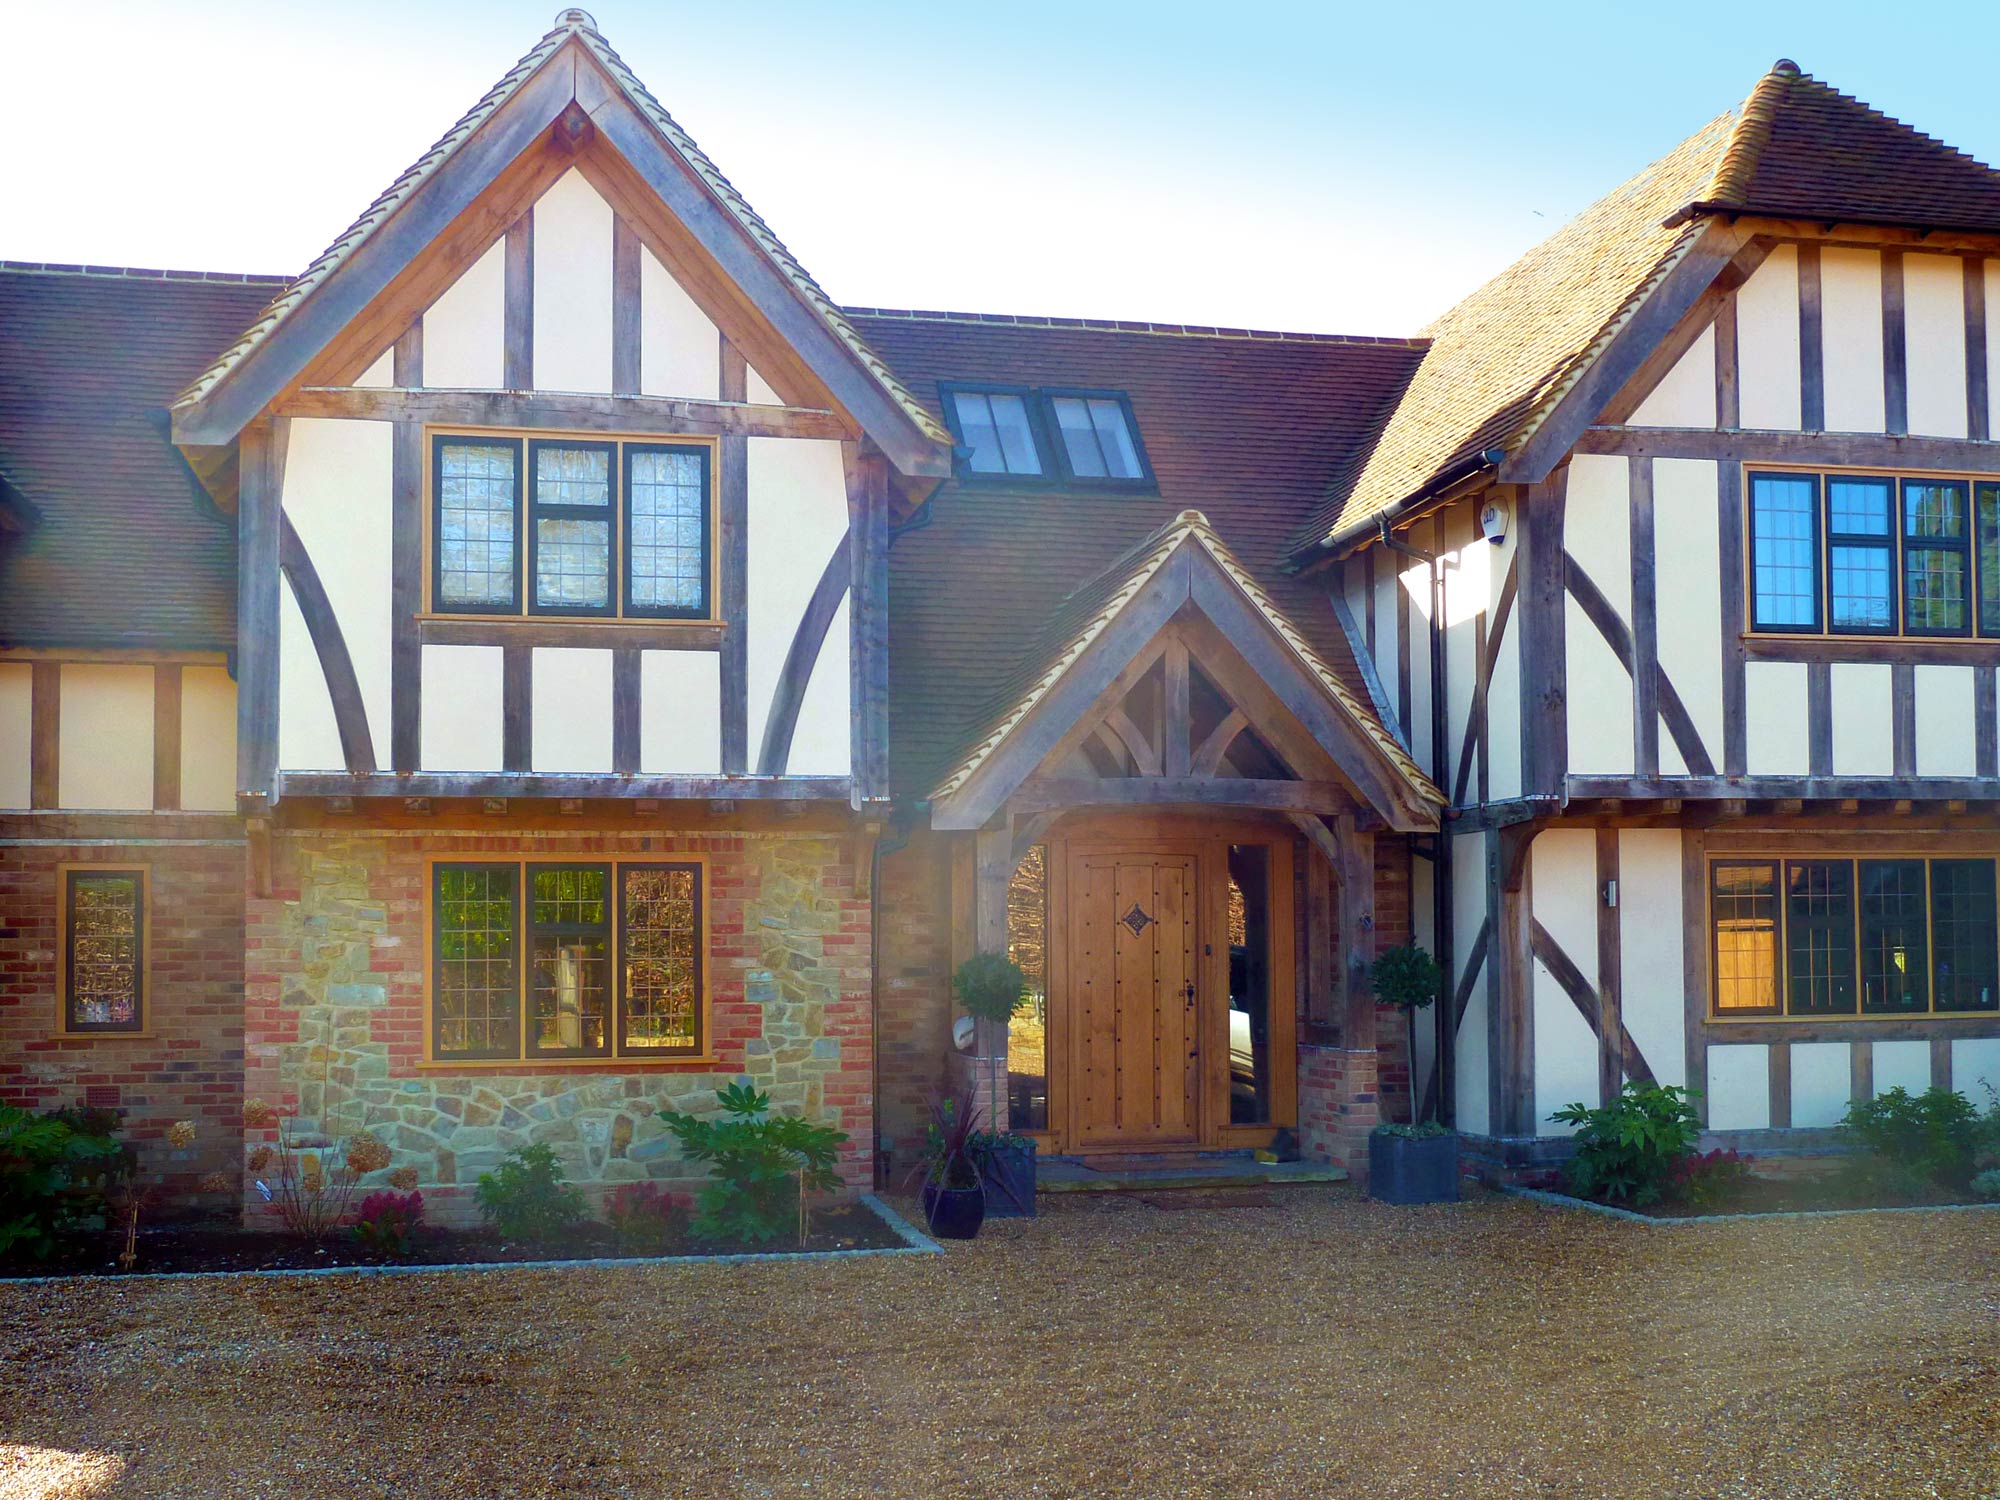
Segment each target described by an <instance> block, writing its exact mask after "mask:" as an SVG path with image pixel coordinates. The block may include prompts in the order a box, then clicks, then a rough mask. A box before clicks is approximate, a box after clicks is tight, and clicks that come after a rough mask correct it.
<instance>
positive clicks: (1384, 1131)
mask: <svg viewBox="0 0 2000 1500" xmlns="http://www.w3.org/2000/svg"><path fill="white" fill-rule="evenodd" d="M1451 1133H1452V1131H1451V1127H1450V1126H1449V1125H1445V1124H1442V1123H1441V1122H1439V1121H1437V1120H1424V1121H1420V1122H1419V1123H1417V1124H1415V1125H1399V1124H1396V1123H1395V1122H1394V1121H1391V1122H1390V1123H1388V1124H1386V1125H1377V1126H1376V1127H1375V1130H1374V1134H1376V1135H1387V1136H1394V1137H1395V1138H1396V1139H1397V1140H1399V1141H1433V1140H1436V1139H1437V1138H1438V1137H1439V1136H1441V1135H1450V1134H1451Z"/></svg>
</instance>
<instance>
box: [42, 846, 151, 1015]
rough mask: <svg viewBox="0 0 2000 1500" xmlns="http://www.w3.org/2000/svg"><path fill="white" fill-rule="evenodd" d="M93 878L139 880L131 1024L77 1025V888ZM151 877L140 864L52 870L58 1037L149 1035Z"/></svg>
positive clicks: (73, 865)
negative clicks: (129, 878) (53, 872)
mask: <svg viewBox="0 0 2000 1500" xmlns="http://www.w3.org/2000/svg"><path fill="white" fill-rule="evenodd" d="M93 877H134V878H135V879H136V881H137V887H136V893H135V894H136V903H137V910H136V911H135V912H134V914H133V916H134V921H133V941H134V954H133V961H132V971H133V972H132V986H133V996H132V1019H131V1020H130V1021H80V1020H78V1019H77V1016H76V994H75V981H76V974H77V963H76V938H77V931H76V920H75V919H76V905H77V903H76V888H77V886H78V884H79V883H81V882H84V881H88V880H90V879H91V878H93ZM152 881H153V872H152V869H151V867H150V866H147V865H138V864H62V865H58V866H57V867H56V937H57V941H56V986H55V990H56V1027H55V1035H57V1036H58V1037H76V1038H86V1039H90V1038H95V1039H103V1038H115V1037H146V1036H150V1035H152V1021H153V1016H152V1005H153V994H152V958H153V884H152Z"/></svg>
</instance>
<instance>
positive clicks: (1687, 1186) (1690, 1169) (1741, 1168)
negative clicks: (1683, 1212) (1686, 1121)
mask: <svg viewBox="0 0 2000 1500" xmlns="http://www.w3.org/2000/svg"><path fill="white" fill-rule="evenodd" d="M1753 1160H1755V1158H1754V1157H1749V1156H1745V1155H1744V1154H1743V1153H1742V1152H1740V1151H1738V1150H1737V1149H1736V1148H1735V1147H1734V1146H1731V1147H1730V1148H1729V1149H1728V1150H1726V1151H1723V1150H1717V1151H1710V1152H1707V1153H1705V1154H1703V1155H1698V1156H1683V1157H1682V1158H1681V1159H1680V1160H1679V1161H1677V1162H1675V1163H1674V1164H1673V1165H1672V1167H1670V1168H1669V1169H1668V1171H1667V1194H1668V1196H1669V1197H1671V1198H1673V1199H1674V1200H1676V1201H1677V1202H1680V1203H1685V1204H1687V1205H1688V1207H1690V1208H1714V1207H1715V1206H1716V1205H1718V1204H1721V1203H1727V1202H1728V1201H1729V1200H1730V1199H1731V1198H1733V1197H1735V1196H1736V1194H1737V1193H1739V1192H1741V1191H1742V1189H1743V1184H1744V1182H1745V1181H1747V1180H1748V1179H1749V1176H1750V1163H1751V1162H1752V1161H1753Z"/></svg>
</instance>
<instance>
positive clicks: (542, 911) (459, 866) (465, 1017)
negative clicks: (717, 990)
mask: <svg viewBox="0 0 2000 1500" xmlns="http://www.w3.org/2000/svg"><path fill="white" fill-rule="evenodd" d="M702 887H703V882H702V868H701V866H700V865H699V864H697V863H688V862H677V861H632V862H611V863H606V862H602V861H597V862H591V861H582V862H575V863H556V862H541V861H527V862H519V863H516V862H494V861H481V862H466V863H439V864H436V865H434V866H433V867H432V886H431V901H432V906H431V913H432V920H431V930H432V952H431V964H432V983H431V1016H430V1024H431V1053H432V1056H433V1058H434V1059H435V1060H437V1061H440V1062H459V1061H464V1062H524V1063H534V1062H540V1061H547V1060H567V1061H591V1060H595V1059H607V1060H608V1059H613V1058H649V1057H650V1058H658V1059H663V1060H664V1059H671V1058H674V1057H698V1056H700V1055H701V1053H702V1049H703V1047H704V1045H705V1043H706V1037H705V1035H704V1018H703V1014H702V994H703V984H704V979H705V974H704V965H705V957H706V956H705V954H704V952H703V944H702V931H703V911H702V902H703V899H704V893H703V888H702Z"/></svg>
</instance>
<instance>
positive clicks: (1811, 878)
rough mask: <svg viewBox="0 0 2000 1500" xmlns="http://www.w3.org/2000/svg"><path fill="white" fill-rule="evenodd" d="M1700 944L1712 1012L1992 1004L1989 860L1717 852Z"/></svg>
mask: <svg viewBox="0 0 2000 1500" xmlns="http://www.w3.org/2000/svg"><path fill="white" fill-rule="evenodd" d="M1781 894H1782V899H1780V896H1781ZM1709 943H1710V960H1711V963H1712V965H1713V972H1714V992H1713V997H1712V999H1713V1003H1712V1007H1711V1013H1712V1014H1713V1015H1715V1016H1716V1017H1718V1018H1725V1019H1726V1018H1729V1017H1732V1016H1751V1017H1755V1016H1772V1017H1778V1016H1789V1017H1797V1018H1800V1019H1811V1018H1821V1017H1840V1016H1849V1017H1855V1016H1858V1017H1863V1018H1865V1017H1871V1016H1885V1017H1886V1016H1918V1017H1921V1016H1927V1015H1939V1016H1944V1015H1964V1014H1968V1013H1974V1014H1976V1013H1979V1012H1989V1013H1990V1012H1994V1011H1996V1010H2000V910H1996V869H1995V862H1994V861H1993V860H1992V859H1963V858H1951V857H1942V856H1941V857H1937V858H1931V857H1926V856H1916V855H1912V856H1903V857H1897V858H1893V859H1882V858H1877V859H1860V858H1815V859H1788V860H1779V859H1756V858H1740V859H1739V858H1730V859H1718V860H1715V861H1713V862H1711V864H1710V866H1709Z"/></svg>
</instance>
